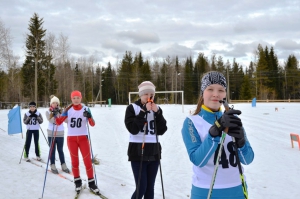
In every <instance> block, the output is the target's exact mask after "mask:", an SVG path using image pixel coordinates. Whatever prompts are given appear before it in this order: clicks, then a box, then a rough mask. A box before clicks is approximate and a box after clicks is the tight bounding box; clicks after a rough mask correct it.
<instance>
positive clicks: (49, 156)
mask: <svg viewBox="0 0 300 199" xmlns="http://www.w3.org/2000/svg"><path fill="white" fill-rule="evenodd" d="M57 127H58V125H56V130H55V133H54V137H53V131H54V125H53V131H52V139H51V147H50V148H49V154H48V160H47V165H46V171H45V178H44V186H43V192H42V198H43V196H44V190H45V185H46V179H47V171H48V165H49V160H50V158H51V154H52V149H53V146H54V141H55V136H56V132H57Z"/></svg>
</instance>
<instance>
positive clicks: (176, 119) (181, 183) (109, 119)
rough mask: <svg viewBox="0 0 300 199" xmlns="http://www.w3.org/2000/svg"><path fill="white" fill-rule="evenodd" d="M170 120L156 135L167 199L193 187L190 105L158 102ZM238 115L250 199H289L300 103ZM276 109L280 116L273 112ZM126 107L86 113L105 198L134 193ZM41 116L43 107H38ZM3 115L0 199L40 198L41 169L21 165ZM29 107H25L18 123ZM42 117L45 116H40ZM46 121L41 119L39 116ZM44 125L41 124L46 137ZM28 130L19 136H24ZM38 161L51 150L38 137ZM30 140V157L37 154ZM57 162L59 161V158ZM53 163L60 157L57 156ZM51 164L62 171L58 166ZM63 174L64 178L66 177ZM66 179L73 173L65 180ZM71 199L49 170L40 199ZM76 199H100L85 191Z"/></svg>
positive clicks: (246, 108) (245, 107)
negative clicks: (247, 146) (248, 155)
mask: <svg viewBox="0 0 300 199" xmlns="http://www.w3.org/2000/svg"><path fill="white" fill-rule="evenodd" d="M161 107H162V109H163V111H164V116H165V118H166V120H167V124H168V131H167V132H166V134H165V135H164V136H162V137H161V138H160V140H161V143H162V148H163V149H162V161H161V164H162V174H163V182H164V188H165V197H166V198H167V199H188V198H189V195H190V189H191V175H192V164H191V163H190V161H189V159H188V155H187V153H186V149H185V147H184V144H183V141H182V138H181V128H182V123H183V121H184V119H185V117H186V116H187V115H188V114H189V111H190V110H194V108H195V105H185V106H184V113H182V108H181V105H161ZM234 107H235V108H236V109H240V110H241V111H242V115H241V116H240V117H241V118H242V121H243V125H244V127H245V129H246V131H247V136H248V139H249V140H250V142H251V144H252V147H253V150H254V152H255V158H254V161H253V163H252V164H251V165H248V166H244V167H245V171H246V176H247V183H248V191H249V198H250V199H294V198H300V151H299V150H298V145H297V143H296V142H294V145H295V148H291V141H290V133H291V132H294V133H297V134H300V128H299V127H300V122H299V117H298V115H299V111H300V104H299V103H258V104H257V107H256V108H252V107H251V104H250V103H247V104H246V103H245V104H235V105H234ZM275 107H278V110H279V111H278V112H275ZM125 109H126V106H125V105H119V106H117V105H113V106H112V107H111V108H108V107H100V106H96V107H93V108H91V111H92V113H93V116H94V118H95V121H96V126H95V127H90V133H91V140H92V146H93V152H94V154H98V158H100V162H101V163H100V165H99V166H96V174H97V179H98V185H99V187H100V189H101V191H102V192H103V194H104V195H106V196H107V197H108V198H109V199H128V198H130V197H131V194H132V193H133V191H134V189H135V184H134V180H133V175H132V172H131V167H130V164H129V162H128V161H127V145H128V132H127V130H126V128H125V125H124V122H123V121H124V114H125ZM38 110H39V111H40V112H42V113H43V114H44V113H45V111H46V109H45V108H38ZM8 111H9V110H0V146H1V150H0V165H1V166H0V174H1V175H0V177H1V181H0V187H1V188H0V198H5V199H9V198H14V199H15V198H26V199H27V198H28V199H32V198H40V197H41V196H42V190H43V183H44V178H45V165H44V167H37V166H35V165H33V164H31V163H27V162H24V161H23V160H22V162H21V164H19V160H20V157H21V153H22V149H23V146H24V141H25V140H24V139H22V138H21V134H16V135H13V136H9V135H7V122H8V119H7V114H8ZM26 111H27V109H23V110H22V113H21V115H22V118H23V115H24V113H25V112H26ZM43 116H44V115H43ZM44 120H45V118H44ZM47 125H48V123H47V121H45V122H44V123H43V124H42V129H43V131H44V133H45V134H46V133H47V130H46V129H47ZM25 129H26V128H25V125H23V134H24V136H25V132H26V130H25ZM40 147H41V151H42V158H43V159H44V160H46V161H47V157H48V151H49V149H48V145H47V143H46V141H45V138H44V137H43V134H42V132H40ZM64 152H65V156H66V163H67V165H68V167H69V168H70V167H71V163H70V155H69V151H68V148H67V145H66V143H65V149H64ZM34 156H35V154H34V144H33V141H32V144H31V148H30V157H34ZM56 157H58V156H56ZM57 159H58V158H57ZM80 163H81V165H80V169H81V177H82V178H86V174H85V169H84V165H83V162H82V161H81V162H80ZM56 166H57V167H58V168H60V166H59V161H57V162H56ZM66 176H68V175H66ZM68 177H70V178H71V176H68ZM74 195H75V191H74V185H73V183H71V182H70V181H68V180H65V179H63V178H60V177H58V176H56V175H54V174H52V173H50V172H48V173H47V180H46V187H45V192H44V197H43V198H45V199H48V198H49V199H50V198H60V199H69V198H73V197H74ZM81 198H85V199H89V198H98V197H97V196H94V195H92V194H90V193H89V191H87V190H84V191H83V193H82V195H81ZM155 198H156V199H158V198H162V189H161V180H160V175H159V173H158V175H157V179H156V186H155Z"/></svg>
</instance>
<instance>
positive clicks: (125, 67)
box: [118, 51, 137, 104]
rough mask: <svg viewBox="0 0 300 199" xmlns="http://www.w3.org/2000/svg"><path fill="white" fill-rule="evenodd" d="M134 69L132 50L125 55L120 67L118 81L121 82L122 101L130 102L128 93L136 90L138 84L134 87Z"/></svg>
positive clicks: (124, 102)
mask: <svg viewBox="0 0 300 199" xmlns="http://www.w3.org/2000/svg"><path fill="white" fill-rule="evenodd" d="M132 70H133V58H132V53H131V52H130V51H128V52H127V51H126V52H125V55H124V56H123V59H122V62H121V67H120V68H119V69H118V74H119V76H118V81H119V82H118V83H119V89H120V91H119V93H120V103H121V104H128V100H129V99H128V93H129V92H130V91H136V90H137V88H136V86H135V87H134V88H133V87H132V85H134V84H133V83H132V72H133V71H132Z"/></svg>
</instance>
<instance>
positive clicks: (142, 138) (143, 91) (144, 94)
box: [125, 81, 167, 199]
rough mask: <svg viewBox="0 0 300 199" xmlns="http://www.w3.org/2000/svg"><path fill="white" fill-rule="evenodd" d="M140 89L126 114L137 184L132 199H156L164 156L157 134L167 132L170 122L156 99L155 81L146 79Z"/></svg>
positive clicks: (129, 148) (132, 163)
mask: <svg viewBox="0 0 300 199" xmlns="http://www.w3.org/2000/svg"><path fill="white" fill-rule="evenodd" d="M138 88H139V97H140V99H139V100H138V101H136V102H134V103H133V104H130V105H129V106H128V107H127V109H126V113H125V126H126V128H127V130H128V131H129V133H130V136H129V145H128V151H127V154H128V160H129V161H130V162H131V168H132V172H133V175H134V179H135V184H136V190H135V191H134V193H133V195H132V196H131V199H136V198H139V199H141V198H143V197H144V198H145V199H153V198H154V183H155V178H156V175H157V171H158V167H159V161H160V158H161V145H160V143H159V141H158V140H157V139H156V135H163V134H164V133H165V132H166V131H167V122H166V120H165V118H164V116H163V111H162V109H161V108H160V107H159V106H157V105H156V104H155V103H154V101H153V99H154V95H155V86H154V85H153V83H152V82H150V81H144V82H142V83H141V84H140V85H139V86H138ZM145 125H146V127H145ZM143 143H144V149H143V150H142V146H143ZM137 192H138V194H137ZM137 195H138V197H137Z"/></svg>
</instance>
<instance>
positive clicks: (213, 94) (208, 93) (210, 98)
mask: <svg viewBox="0 0 300 199" xmlns="http://www.w3.org/2000/svg"><path fill="white" fill-rule="evenodd" d="M225 97H226V90H225V88H224V87H223V86H221V85H220V84H212V85H209V86H208V87H206V89H205V90H204V92H203V100H204V102H203V103H204V105H205V106H206V107H207V108H209V109H210V110H212V111H218V110H219V108H220V106H221V105H222V104H221V103H220V102H219V101H220V100H223V98H225Z"/></svg>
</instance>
